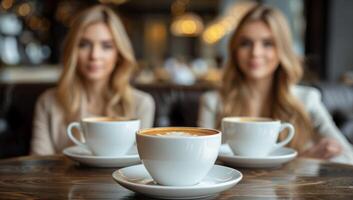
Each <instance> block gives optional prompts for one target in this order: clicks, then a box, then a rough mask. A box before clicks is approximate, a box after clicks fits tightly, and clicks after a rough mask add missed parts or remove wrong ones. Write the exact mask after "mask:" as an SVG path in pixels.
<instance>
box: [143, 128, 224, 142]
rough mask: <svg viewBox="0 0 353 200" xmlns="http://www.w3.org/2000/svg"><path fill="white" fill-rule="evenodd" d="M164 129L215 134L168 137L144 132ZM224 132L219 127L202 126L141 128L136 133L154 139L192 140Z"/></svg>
mask: <svg viewBox="0 0 353 200" xmlns="http://www.w3.org/2000/svg"><path fill="white" fill-rule="evenodd" d="M159 130H160V131H163V130H170V131H175V130H176V131H185V132H187V131H188V130H193V131H195V130H201V131H207V132H213V134H210V135H200V136H195V137H190V136H168V137H163V136H158V135H149V134H144V132H148V131H159ZM221 134H222V132H221V131H220V130H217V129H211V128H202V127H155V128H144V129H140V130H138V131H137V132H136V135H137V136H139V137H146V138H154V139H161V140H168V139H173V140H175V139H177V140H178V139H180V140H185V139H188V140H189V139H190V140H202V139H206V138H213V137H219V136H220V135H221Z"/></svg>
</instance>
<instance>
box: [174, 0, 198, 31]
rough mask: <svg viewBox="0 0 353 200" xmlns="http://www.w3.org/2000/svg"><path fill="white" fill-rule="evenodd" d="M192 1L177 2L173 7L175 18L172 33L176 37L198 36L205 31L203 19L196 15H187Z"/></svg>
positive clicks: (178, 0)
mask: <svg viewBox="0 0 353 200" xmlns="http://www.w3.org/2000/svg"><path fill="white" fill-rule="evenodd" d="M189 2H190V0H177V1H174V2H173V4H172V6H171V12H172V15H173V16H174V19H173V21H172V25H171V28H170V30H171V32H172V33H173V34H174V35H176V36H187V37H190V36H198V35H199V34H201V32H202V31H203V23H202V19H201V17H199V16H198V15H196V14H194V13H186V7H187V5H188V4H189Z"/></svg>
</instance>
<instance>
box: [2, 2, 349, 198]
mask: <svg viewBox="0 0 353 200" xmlns="http://www.w3.org/2000/svg"><path fill="white" fill-rule="evenodd" d="M256 4H265V5H268V6H271V7H274V8H276V9H278V10H280V11H281V12H282V13H283V14H284V16H285V18H286V20H287V21H288V24H289V27H290V31H291V36H292V40H293V49H294V52H295V53H296V55H297V56H298V57H299V59H300V61H301V63H302V66H303V77H302V79H301V80H300V82H299V85H303V86H307V87H312V88H315V90H316V91H318V92H319V93H320V97H321V101H322V103H323V105H324V107H325V108H326V109H327V112H328V114H329V116H330V119H332V121H333V123H334V124H335V126H336V127H337V131H338V132H339V133H340V134H341V136H342V138H344V140H346V141H347V144H348V145H349V147H348V148H352V149H353V146H352V145H353V56H352V52H353V37H352V35H353V12H351V11H352V9H353V1H345V0H326V1H322V0H285V1H283V0H257V1H255V0H45V1H42V0H0V177H1V178H0V185H1V187H0V199H1V198H5V199H110V198H112V199H146V198H150V197H152V198H163V199H170V198H171V199H173V198H179V199H187V198H204V197H207V198H208V199H238V198H239V199H257V198H268V199H332V198H338V199H352V198H353V189H352V185H353V166H352V163H353V160H352V162H351V164H347V163H345V164H342V163H336V162H331V161H328V160H322V159H315V158H314V159H313V158H309V159H305V158H304V159H303V158H302V157H303V156H302V155H301V154H300V153H297V152H296V151H295V150H293V149H291V148H289V147H288V148H287V147H283V149H282V150H283V152H284V151H285V150H288V152H287V154H288V155H287V154H286V155H282V154H278V156H277V157H276V156H275V155H274V156H273V158H272V159H271V158H270V157H271V156H270V157H268V158H257V157H256V156H255V157H254V158H252V157H249V158H247V157H243V158H242V157H241V156H238V157H237V156H233V157H231V156H228V157H227V156H226V155H223V157H222V155H221V154H220V155H221V156H220V155H218V158H217V160H214V161H213V163H214V162H216V164H217V165H214V167H213V168H212V170H211V171H210V172H209V175H207V176H209V177H207V178H205V180H206V181H204V182H201V183H199V185H194V186H182V187H180V188H178V187H179V186H164V185H163V184H161V182H159V181H156V180H157V179H158V178H156V175H155V174H154V173H153V172H152V171H153V170H152V169H150V168H151V166H149V167H148V164H147V163H148V162H147V161H146V160H144V157H145V156H147V157H149V159H151V160H153V158H151V155H150V154H153V153H150V152H159V153H160V152H164V153H165V152H169V151H168V150H164V149H163V148H164V146H163V145H161V146H160V147H159V148H160V149H159V150H156V151H152V150H151V151H149V150H145V152H148V153H141V152H140V151H141V150H140V149H138V151H139V152H138V153H139V154H140V157H138V155H137V153H136V157H134V158H132V156H131V157H128V158H124V159H125V160H124V161H122V158H120V157H115V158H113V157H111V158H109V156H104V155H103V156H102V157H101V158H99V156H97V155H91V154H92V153H91V152H89V153H90V154H89V153H88V154H89V155H88V154H87V155H86V154H85V153H84V152H83V153H82V152H81V153H82V155H83V156H79V155H81V154H80V153H77V155H72V154H71V153H72V152H70V151H71V150H72V151H73V152H74V150H75V149H74V148H72V149H69V148H71V147H69V148H66V149H65V150H66V152H65V150H64V151H63V152H59V153H56V154H55V155H41V156H40V155H32V154H31V140H32V137H33V135H34V133H33V121H34V114H35V106H36V102H37V101H38V99H39V97H40V95H41V94H43V92H45V91H46V90H47V89H49V88H55V87H56V86H57V83H58V81H59V78H60V75H61V74H62V73H63V63H62V59H63V55H64V52H63V45H64V40H65V37H66V35H67V33H68V31H69V30H70V29H71V28H72V23H71V22H72V20H73V18H74V16H75V14H77V13H79V12H80V11H81V10H84V9H87V8H90V7H92V6H95V5H105V6H107V7H109V8H110V9H112V10H113V11H114V12H115V13H116V14H118V16H119V17H120V19H121V21H122V23H123V26H124V28H125V30H126V32H127V35H128V38H129V39H130V42H131V45H132V49H133V52H134V56H135V58H136V62H137V67H136V68H135V69H134V71H133V72H132V75H131V78H130V79H131V80H130V83H131V85H132V86H133V87H134V88H137V89H138V90H140V91H143V92H145V93H147V94H149V95H150V96H151V97H152V99H153V102H154V107H155V109H154V115H153V122H152V126H151V127H155V128H156V129H158V128H157V127H161V128H162V130H164V129H163V128H167V129H168V128H171V131H173V132H174V131H175V130H179V129H178V128H175V129H173V128H172V127H189V128H195V127H198V128H202V127H199V126H200V125H199V123H198V120H199V114H200V112H201V111H200V106H201V103H200V99H201V97H202V95H204V94H205V93H207V92H210V91H215V90H218V89H219V88H221V87H222V84H221V83H222V79H223V75H224V73H223V72H224V69H225V65H226V64H227V60H228V57H229V54H228V46H229V45H228V42H229V40H230V37H231V35H232V33H233V32H234V31H236V30H237V25H239V22H240V20H241V19H242V17H244V15H245V14H246V13H247V12H248V11H249V10H250V9H251V8H252V7H254V5H256ZM308 101H312V99H309V100H308ZM325 112H326V111H325ZM271 122H273V121H271ZM81 123H82V124H83V121H82V122H81ZM222 125H223V124H222ZM81 126H82V125H81ZM234 126H235V125H234ZM207 128H208V127H207ZM216 129H220V128H216ZM229 129H230V128H229ZM239 129H240V128H239ZM262 129H265V128H264V127H262ZM168 130H169V129H168ZM181 130H183V129H181ZM186 130H189V129H186ZM157 131H158V130H157ZM217 131H218V130H217ZM220 131H222V145H221V147H220V150H219V151H220V152H221V151H223V150H224V151H226V150H227V149H226V147H224V144H223V143H224V141H223V136H224V134H225V132H226V130H220ZM247 131H248V130H247ZM289 132H290V131H289ZM212 134H213V133H212ZM217 134H218V132H217ZM217 134H214V135H217ZM142 135H143V134H142ZM214 135H212V136H214ZM288 135H290V134H288ZM134 136H135V135H134ZM139 136H141V135H139V134H137V136H136V139H138V138H139ZM341 136H340V137H341ZM85 137H86V136H85ZM254 137H255V136H254ZM256 137H257V136H256ZM200 138H201V137H200ZM242 139H244V138H242ZM85 140H86V142H88V139H87V138H86V139H85ZM124 140H125V139H124ZM133 140H134V141H135V137H134V138H133ZM244 140H245V139H244ZM145 141H147V140H143V139H140V140H138V141H137V142H141V143H142V142H143V143H145ZM146 143H147V142H146ZM76 144H77V143H76ZM158 144H161V143H156V144H155V145H153V147H156V146H158ZM209 144H210V143H209ZM137 145H138V146H139V144H137ZM229 145H230V144H229ZM257 145H258V146H263V145H265V144H264V143H259V144H257ZM78 146H79V145H78ZM78 146H76V147H78ZM168 146H169V148H172V146H173V145H170V144H168ZM206 146H207V145H206ZM209 146H212V145H209ZM230 146H231V145H230ZM138 148H140V147H138ZM141 148H142V147H141ZM173 148H178V147H176V146H173ZM183 148H184V149H187V145H186V144H185V145H184V147H183ZM205 148H206V147H205ZM151 149H154V148H152V147H151ZM231 149H232V150H233V148H232V147H231ZM83 150H86V149H83ZM213 150H214V149H213ZM228 150H229V149H228ZM203 151H205V150H203ZM217 151H218V149H217ZM233 151H234V150H233ZM342 151H344V149H343V150H342ZM352 151H353V150H352ZM283 152H280V153H283ZM208 153H209V155H211V154H212V152H211V150H208ZM285 153H286V152H284V153H283V154H285ZM146 154H148V155H146ZM155 154H157V153H155ZM161 154H162V153H161ZM186 154H188V153H186ZM190 155H191V154H190ZM85 156H86V157H85ZM153 156H156V155H153ZM163 156H164V155H162V157H163ZM176 157H179V156H177V155H175V158H176ZM216 157H217V156H216ZM255 158H256V159H255ZM119 159H120V160H119ZM140 159H141V160H142V164H141V161H140ZM168 159H169V157H168ZM168 159H167V160H168ZM215 159H216V158H215ZM169 160H170V159H169ZM169 160H168V161H169ZM194 160H198V159H194ZM151 162H152V161H151ZM189 162H190V163H191V161H186V160H185V159H184V164H185V163H189ZM138 164H140V165H139V167H140V168H141V167H143V164H145V167H146V168H147V171H148V172H145V171H138V170H140V168H137V166H138ZM184 164H182V165H184ZM151 165H152V164H151ZM160 165H163V164H161V163H160ZM172 165H173V164H172ZM174 165H176V164H175V163H174ZM224 166H227V167H224ZM128 167H131V169H128ZM132 167H135V168H132ZM217 167H218V168H217ZM170 168H172V167H171V166H170ZM119 169H120V170H119ZM143 169H144V168H143ZM129 170H130V171H129ZM134 170H135V171H134ZM144 170H145V169H144ZM171 170H174V168H173V169H171ZM179 170H180V169H179ZM137 171H138V172H139V173H137ZM160 171H163V170H162V169H159V172H160ZM199 171H201V170H199ZM133 172H136V174H133ZM142 172H145V173H147V175H148V173H150V174H151V176H152V179H151V178H150V177H149V179H148V180H150V181H151V182H148V183H147V182H146V183H145V182H143V181H146V180H147V179H146V177H147V175H141V174H142ZM170 173H172V172H170ZM182 173H183V174H187V172H182ZM112 174H113V175H112ZM224 174H228V175H229V177H227V176H226V175H224ZM112 176H113V177H112ZM129 176H131V177H129ZM145 176H146V177H145ZM161 176H162V175H161ZM163 176H167V175H165V174H164V175H163ZM180 176H181V175H180ZM189 176H190V175H189ZM129 178H130V179H129ZM133 178H136V180H137V179H141V180H138V181H134V180H132V179H133ZM212 178H213V179H212ZM216 178H220V179H222V178H223V179H224V180H223V179H222V180H218V182H217V181H215V179H216ZM13 179H16V180H13ZM142 179H143V180H142ZM145 179H146V180H145ZM176 179H177V178H174V179H173V180H176ZM186 179H187V178H183V179H182V180H183V181H185V180H186ZM208 179H209V180H208ZM225 179H227V180H228V181H225ZM153 180H154V181H153ZM158 180H159V179H158ZM212 181H213V182H212ZM167 185H168V184H167Z"/></svg>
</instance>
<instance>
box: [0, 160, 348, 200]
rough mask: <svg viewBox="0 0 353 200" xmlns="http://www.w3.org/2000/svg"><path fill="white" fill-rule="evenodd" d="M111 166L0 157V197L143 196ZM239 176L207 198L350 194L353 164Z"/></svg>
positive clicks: (300, 164)
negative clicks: (116, 178)
mask: <svg viewBox="0 0 353 200" xmlns="http://www.w3.org/2000/svg"><path fill="white" fill-rule="evenodd" d="M115 170H116V169H112V168H110V169H100V168H89V167H84V166H79V165H77V164H76V163H74V162H73V161H71V160H69V159H68V158H66V157H64V156H62V155H55V156H45V157H43V156H38V157H34V156H29V157H20V158H14V159H8V160H2V161H0V199H125V200H127V199H147V197H145V196H142V195H139V194H136V193H134V192H132V191H129V190H127V189H125V188H123V187H121V186H120V185H118V184H117V183H116V182H115V181H114V180H113V179H112V176H111V174H112V172H113V171H115ZM238 170H240V171H241V172H242V173H243V175H244V178H243V180H241V182H240V183H239V184H237V185H236V186H234V187H233V188H232V189H230V190H227V191H225V192H223V193H221V194H220V195H218V196H214V197H211V198H209V199H257V198H264V197H265V198H268V199H287V198H291V199H304V198H305V199H335V200H336V199H353V166H349V165H343V164H337V163H328V162H321V161H318V160H309V159H297V160H294V161H292V162H291V163H289V164H287V165H285V166H282V167H280V168H276V169H256V170H250V169H238Z"/></svg>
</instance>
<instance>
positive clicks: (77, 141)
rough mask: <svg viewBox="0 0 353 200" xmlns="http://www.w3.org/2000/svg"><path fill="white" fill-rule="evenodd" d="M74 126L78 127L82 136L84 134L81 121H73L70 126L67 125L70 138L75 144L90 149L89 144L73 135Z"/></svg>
mask: <svg viewBox="0 0 353 200" xmlns="http://www.w3.org/2000/svg"><path fill="white" fill-rule="evenodd" d="M73 128H77V129H78V130H79V132H80V134H81V136H83V134H82V128H81V125H80V123H79V122H72V123H70V124H69V126H68V127H67V136H69V138H70V139H71V140H72V141H73V142H74V143H75V144H77V145H78V146H80V147H83V148H85V149H89V148H88V146H87V145H86V144H85V143H83V142H81V141H80V140H78V139H76V138H75V137H74V136H73V134H72V131H71V130H72V129H73Z"/></svg>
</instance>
